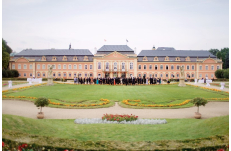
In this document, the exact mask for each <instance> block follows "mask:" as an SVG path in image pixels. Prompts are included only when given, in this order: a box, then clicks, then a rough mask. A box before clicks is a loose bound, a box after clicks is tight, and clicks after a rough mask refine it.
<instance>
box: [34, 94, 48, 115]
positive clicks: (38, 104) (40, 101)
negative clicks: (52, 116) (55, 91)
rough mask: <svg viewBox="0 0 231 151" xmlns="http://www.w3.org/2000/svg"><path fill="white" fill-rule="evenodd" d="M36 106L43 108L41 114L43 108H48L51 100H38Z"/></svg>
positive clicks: (43, 98) (42, 98)
mask: <svg viewBox="0 0 231 151" xmlns="http://www.w3.org/2000/svg"><path fill="white" fill-rule="evenodd" d="M34 104H35V105H36V106H37V107H41V108H40V112H42V107H44V106H48V105H49V100H48V99H47V98H45V97H41V98H37V100H36V101H35V102H34Z"/></svg>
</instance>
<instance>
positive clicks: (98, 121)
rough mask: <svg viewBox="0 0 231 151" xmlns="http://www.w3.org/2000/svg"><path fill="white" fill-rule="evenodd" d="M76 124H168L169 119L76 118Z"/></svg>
mask: <svg viewBox="0 0 231 151" xmlns="http://www.w3.org/2000/svg"><path fill="white" fill-rule="evenodd" d="M74 123H76V124H166V123H167V121H166V120H165V119H164V120H160V119H155V120H154V119H137V120H135V121H126V120H124V121H121V122H118V121H108V120H106V119H105V120H102V119H100V118H92V119H87V118H85V119H76V120H75V121H74Z"/></svg>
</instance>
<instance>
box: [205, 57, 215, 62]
mask: <svg viewBox="0 0 231 151" xmlns="http://www.w3.org/2000/svg"><path fill="white" fill-rule="evenodd" d="M203 63H216V60H214V59H212V58H207V59H205V60H204V61H203Z"/></svg>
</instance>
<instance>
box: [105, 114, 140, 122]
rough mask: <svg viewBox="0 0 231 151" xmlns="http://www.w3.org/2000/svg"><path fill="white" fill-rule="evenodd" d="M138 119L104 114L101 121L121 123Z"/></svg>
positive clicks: (129, 116)
mask: <svg viewBox="0 0 231 151" xmlns="http://www.w3.org/2000/svg"><path fill="white" fill-rule="evenodd" d="M137 119H138V116H135V115H132V114H131V115H128V114H127V115H125V114H124V115H118V114H116V115H113V114H104V115H103V117H102V120H107V121H117V122H122V121H127V122H128V121H135V120H137Z"/></svg>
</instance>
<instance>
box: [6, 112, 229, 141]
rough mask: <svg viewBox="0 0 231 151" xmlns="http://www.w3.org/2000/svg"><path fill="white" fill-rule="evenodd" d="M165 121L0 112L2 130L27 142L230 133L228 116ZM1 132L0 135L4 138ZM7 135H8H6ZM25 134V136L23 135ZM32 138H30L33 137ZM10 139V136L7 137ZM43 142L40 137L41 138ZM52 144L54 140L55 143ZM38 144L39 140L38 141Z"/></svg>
mask: <svg viewBox="0 0 231 151" xmlns="http://www.w3.org/2000/svg"><path fill="white" fill-rule="evenodd" d="M166 120H167V122H168V123H167V124H160V125H127V124H124V125H123V124H89V125H81V124H74V119H69V120H57V119H43V120H36V119H30V118H25V117H20V116H13V115H4V114H3V115H2V129H3V131H4V130H6V131H8V132H14V133H19V134H20V133H23V135H22V136H20V135H19V134H17V135H12V137H13V138H15V137H20V139H21V141H23V139H25V140H27V141H29V140H28V139H29V137H28V136H27V134H30V135H31V136H33V137H32V138H37V137H41V138H44V139H48V138H49V139H50V138H52V139H54V140H56V141H57V139H64V140H65V142H68V140H70V142H71V140H73V139H74V140H76V141H84V142H87V141H93V142H97V141H120V142H130V143H132V142H144V141H160V140H174V141H177V140H187V139H200V138H207V137H211V136H215V135H223V136H225V135H228V134H229V116H222V117H215V118H210V119H200V120H198V119H166ZM5 137H6V136H5V134H4V133H3V138H5ZM8 137H9V136H8ZM24 137H25V138H24ZM32 138H31V139H32ZM8 139H9V138H8ZM41 142H42V139H41ZM54 143H55V142H54ZM38 144H39V142H38Z"/></svg>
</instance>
